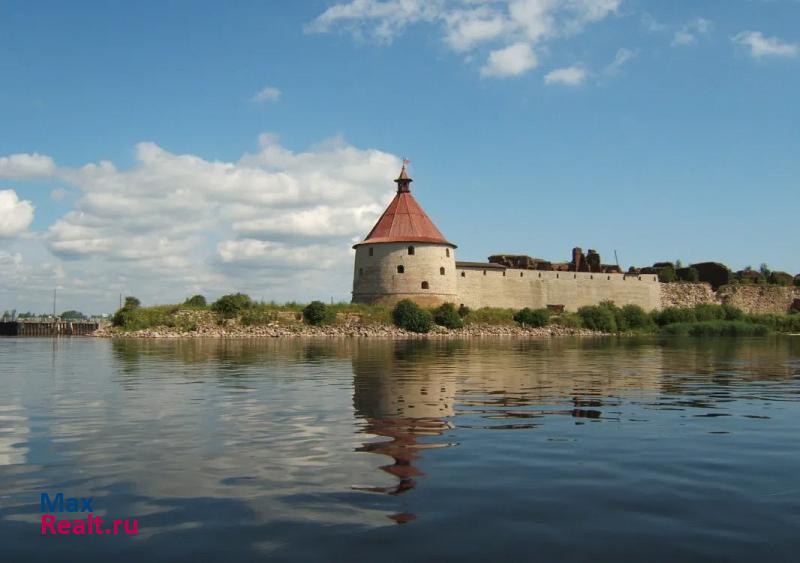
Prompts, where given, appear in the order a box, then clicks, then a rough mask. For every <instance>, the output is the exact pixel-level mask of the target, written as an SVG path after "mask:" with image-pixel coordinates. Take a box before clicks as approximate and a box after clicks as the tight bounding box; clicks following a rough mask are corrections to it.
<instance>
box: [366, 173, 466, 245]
mask: <svg viewBox="0 0 800 563" xmlns="http://www.w3.org/2000/svg"><path fill="white" fill-rule="evenodd" d="M395 182H397V194H396V195H395V196H394V199H393V200H392V202H391V203H390V204H389V207H387V208H386V211H384V212H383V215H381V217H380V219H378V222H377V223H375V226H374V227H372V230H371V231H370V232H369V234H368V235H367V238H365V239H364V240H363V241H362V242H359V243H358V244H356V245H354V246H353V248H355V247H356V246H359V245H361V244H371V243H381V242H430V243H434V244H447V245H450V246H452V247H453V248H455V247H456V245H455V244H453V243H451V242H449V241H448V240H447V239H445V238H444V235H442V233H441V232H439V229H437V228H436V225H434V224H433V221H431V220H430V218H429V217H428V215H427V214H426V213H425V211H423V210H422V207H420V205H419V203H417V200H416V199H414V196H413V195H411V191H410V190H411V188H410V183H411V182H412V180H411V178H409V176H408V173H407V172H406V167H405V165H403V169H402V170H401V171H400V177H399V178H397V180H395Z"/></svg>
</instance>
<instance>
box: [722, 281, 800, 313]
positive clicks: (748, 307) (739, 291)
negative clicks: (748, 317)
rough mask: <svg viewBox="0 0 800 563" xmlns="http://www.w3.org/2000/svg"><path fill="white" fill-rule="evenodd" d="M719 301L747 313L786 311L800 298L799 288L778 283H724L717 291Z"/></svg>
mask: <svg viewBox="0 0 800 563" xmlns="http://www.w3.org/2000/svg"><path fill="white" fill-rule="evenodd" d="M717 298H718V299H719V301H720V303H724V304H727V305H732V306H733V307H738V308H739V309H741V310H742V311H745V312H747V313H787V312H788V311H789V308H790V307H791V306H792V301H794V300H795V299H800V288H798V287H783V286H780V285H726V286H725V287H721V288H720V289H719V291H718V292H717Z"/></svg>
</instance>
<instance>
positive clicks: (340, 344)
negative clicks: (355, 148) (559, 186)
mask: <svg viewBox="0 0 800 563" xmlns="http://www.w3.org/2000/svg"><path fill="white" fill-rule="evenodd" d="M58 346H59V347H58V348H57V349H53V348H52V344H51V342H50V341H39V340H35V339H34V340H27V341H19V340H16V341H13V343H12V341H0V361H2V362H3V365H4V366H5V367H6V368H7V369H6V371H5V372H4V373H3V374H2V375H0V377H2V378H3V379H2V384H3V391H4V393H3V394H2V395H0V489H2V491H3V495H2V496H0V545H4V546H5V545H11V542H12V537H28V536H26V535H25V534H29V532H30V530H31V528H30V527H31V526H33V525H35V521H36V516H37V514H36V510H37V508H38V507H37V506H35V505H34V503H32V502H31V499H32V498H35V497H36V495H37V494H38V493H39V492H41V491H46V490H51V489H52V488H53V487H62V488H68V489H71V490H72V491H74V493H75V494H83V495H86V494H92V495H93V496H95V497H96V499H97V500H96V502H97V504H98V506H100V507H102V510H103V511H106V512H108V513H109V514H115V515H119V516H125V517H129V516H137V517H139V518H140V527H141V529H142V530H143V532H142V535H141V537H139V538H137V539H136V541H135V542H133V544H135V545H136V546H137V547H136V554H137V555H138V556H139V558H140V559H141V558H144V557H146V556H148V555H149V554H151V553H154V552H155V550H159V551H158V552H159V553H163V554H165V555H164V556H165V557H169V558H170V559H172V560H177V559H180V558H181V557H184V556H186V557H187V558H188V556H187V555H186V554H187V553H188V551H187V546H191V547H192V549H193V550H194V553H198V552H202V553H205V554H206V555H207V556H208V557H210V558H211V559H226V560H237V559H238V560H250V559H257V558H260V557H265V556H269V557H271V558H277V559H289V560H308V559H315V558H320V556H323V554H324V557H326V558H328V559H330V558H332V557H333V555H332V554H338V555H339V556H341V557H340V558H342V559H344V558H353V559H359V558H361V559H376V558H378V557H380V555H381V552H380V550H378V549H377V548H376V547H375V545H377V544H378V543H385V544H386V545H392V546H393V548H394V549H396V550H398V554H399V553H400V552H404V553H407V555H408V556H409V557H412V558H413V557H416V558H421V557H422V558H424V557H428V556H430V553H429V552H426V550H425V546H426V545H428V540H429V539H430V538H433V537H437V538H441V540H442V541H445V540H447V541H446V543H447V545H450V546H454V547H453V548H452V549H453V550H454V551H453V552H452V553H451V554H450V556H453V557H454V556H455V555H456V554H457V553H459V549H461V548H460V547H458V546H461V545H473V546H475V549H476V551H475V552H467V553H464V554H462V555H463V558H465V559H470V558H479V557H477V556H478V555H480V556H482V557H480V558H495V557H500V556H503V555H504V554H505V556H513V553H511V552H507V551H506V548H505V547H504V546H498V545H497V542H496V541H495V539H494V538H497V537H500V536H503V537H506V536H507V537H509V538H510V540H511V541H509V545H514V544H515V543H518V542H519V541H523V540H525V541H528V539H529V537H534V536H535V537H536V540H537V542H538V546H539V548H540V550H541V554H542V557H543V558H544V559H555V558H558V557H553V556H554V555H557V554H558V548H559V547H560V548H562V549H563V548H564V547H565V546H567V545H569V546H571V548H572V549H574V550H575V554H576V557H578V556H581V557H579V558H581V559H585V558H587V557H588V556H590V555H591V553H592V552H593V551H592V550H593V549H594V547H595V546H597V545H603V546H604V547H605V548H606V549H610V551H609V553H616V554H617V555H618V556H619V557H622V558H638V559H642V558H644V556H646V555H651V553H649V552H648V551H647V550H643V549H642V548H641V540H640V539H636V538H642V537H649V541H650V543H651V544H652V545H659V546H660V547H661V548H662V549H663V552H664V553H665V554H670V555H673V556H674V558H677V559H684V560H687V559H698V558H703V556H705V555H707V553H706V552H704V550H705V549H708V547H707V546H709V545H711V546H714V549H716V550H717V551H716V552H715V553H717V552H718V551H719V550H722V551H723V552H724V551H725V550H726V549H731V550H732V553H737V551H736V550H737V549H738V550H740V551H739V552H738V553H745V552H747V551H746V550H747V549H750V550H751V551H750V553H756V552H757V550H756V549H755V548H756V547H757V543H758V539H757V537H758V536H757V534H756V535H754V536H752V537H751V535H752V534H753V533H754V532H753V530H756V531H757V530H762V532H763V533H767V532H768V535H771V539H772V540H773V541H772V549H777V550H780V549H783V548H786V546H788V545H790V543H791V541H792V540H791V538H793V537H794V536H790V535H789V531H788V530H789V529H790V526H789V524H788V523H789V522H790V520H791V515H792V514H796V513H797V511H798V510H800V504H798V502H800V497H797V496H795V497H792V496H791V495H787V494H784V492H785V491H788V490H791V489H792V484H793V479H794V476H795V475H796V473H797V471H798V470H800V459H799V456H798V454H797V451H798V450H800V448H796V447H794V446H796V445H797V444H796V437H797V436H796V423H795V421H796V417H797V415H798V414H800V403H798V401H799V400H800V383H799V381H800V359H798V358H800V339H790V338H776V339H758V340H738V341H734V340H725V339H718V340H707V341H662V342H659V341H654V340H641V341H636V340H613V339H607V340H605V339H603V340H582V341H581V340H560V339H558V340H546V341H519V340H497V341H488V340H487V341H472V342H450V341H430V342H425V341H415V342H403V341H398V342H395V341H360V340H356V339H350V340H328V341H326V340H313V341H311V340H300V339H298V340H293V341H289V340H279V339H275V340H222V339H218V340H216V339H210V340H184V341H180V340H179V341H153V340H147V341H136V340H130V341H120V340H117V341H111V342H108V341H99V340H89V339H83V340H77V339H76V340H73V341H66V342H64V343H61V344H59V345H58ZM795 488H796V487H795ZM6 491H10V492H8V493H6ZM773 493H774V494H773ZM777 493H780V494H777ZM756 494H757V498H758V500H757V499H756V497H755V496H753V495H756ZM767 495H773V496H767ZM765 498H766V499H769V500H768V501H764V500H763V499H765ZM588 500H591V502H588ZM733 500H735V501H736V502H738V503H739V504H735V505H734V506H730V507H729V510H725V511H722V512H720V510H719V508H716V509H715V508H714V507H715V506H717V507H720V506H727V505H726V503H731V502H732V501H733ZM456 507H457V508H456ZM736 511H739V513H740V514H741V513H742V511H749V512H750V513H751V514H752V518H748V519H747V521H745V519H741V520H737V519H735V518H734V517H733V515H734V514H735V513H736ZM631 515H634V516H635V518H632V516H631ZM387 518H388V519H389V520H387ZM632 519H633V520H634V521H635V522H633V523H632V522H631V520H632ZM392 522H397V523H409V522H413V523H412V524H410V525H408V526H404V527H403V530H412V531H411V532H407V533H411V534H414V537H415V538H416V541H415V542H412V543H411V544H409V543H408V542H406V543H402V536H393V535H390V533H389V532H385V531H384V532H378V531H377V530H384V529H385V528H386V529H396V528H397V527H396V526H393V525H391V524H392ZM456 522H457V525H456V524H455V523H456ZM620 522H627V523H628V524H627V526H621V525H619V523H620ZM639 522H640V523H641V524H637V523H639ZM387 524H390V526H387ZM523 524H524V525H523ZM604 524H606V525H605V527H604ZM747 526H750V528H747ZM683 527H685V528H686V529H687V530H692V533H693V534H695V535H694V537H696V538H697V540H696V541H690V542H688V543H686V544H685V545H682V546H680V547H679V548H675V547H674V546H673V545H672V543H670V542H669V541H668V537H667V535H659V533H661V534H666V533H667V532H666V531H667V530H672V531H673V532H674V531H675V530H678V529H683ZM220 530H226V531H227V533H231V534H235V536H236V538H237V542H236V545H235V547H233V548H231V545H230V542H226V541H224V540H223V539H220V537H219V533H220ZM404 533H406V532H404ZM358 534H366V535H364V536H361V535H358ZM370 534H381V535H380V536H379V537H380V538H381V541H380V542H374V543H373V541H372V540H371V539H369V538H375V537H376V536H374V535H370ZM628 534H630V535H628ZM648 534H649V536H648ZM576 535H577V536H578V537H579V538H580V539H579V540H578V541H577V542H575V540H574V538H575V536H576ZM720 537H726V538H734V539H733V540H728V543H727V544H725V545H723V544H724V543H725V542H720V540H719V538H720ZM342 538H349V539H348V540H347V541H345V539H342ZM604 538H605V539H604ZM609 538H612V539H613V542H612V541H610V540H609ZM753 538H756V539H753ZM467 539H468V540H469V541H466V540H467ZM571 542H572V543H571ZM637 542H639V543H637ZM34 545H35V546H36V547H37V548H40V547H41V546H39V544H32V543H31V544H27V547H31V546H34ZM116 545H117V546H119V544H116ZM481 545H487V546H492V548H491V549H488V550H482V549H481V547H480V546H481ZM412 546H417V547H416V549H417V551H414V550H413V549H412ZM620 546H622V548H624V549H622V548H621V547H620ZM637 546H638V547H637ZM731 546H732V547H731ZM24 547H25V546H24V545H23V547H22V548H20V550H18V551H16V552H14V553H15V554H16V555H19V554H22V553H25V551H24ZM44 549H45V551H44V552H42V557H45V556H46V555H48V554H49V555H52V554H54V553H55V551H54V552H52V553H50V552H48V551H47V549H50V548H49V547H45V548H44ZM53 549H55V548H53ZM115 549H116V551H115ZM119 549H120V548H119V547H116V548H115V547H114V544H93V545H92V546H90V547H89V556H90V557H92V556H93V557H96V558H97V559H98V560H99V559H101V558H102V557H104V556H107V557H112V558H113V556H115V555H119V553H120V552H119ZM126 549H127V548H126ZM131 549H132V548H131ZM231 549H232V550H233V551H231ZM675 549H678V551H670V550H675ZM198 550H199V551H198ZM354 550H355V551H354ZM615 550H616V551H615ZM126 553H127V551H126ZM548 556H549V557H548ZM398 557H399V555H398ZM334 558H335V557H334ZM10 560H14V561H17V560H23V559H20V558H19V557H17V558H15V557H12V558H11V559H10Z"/></svg>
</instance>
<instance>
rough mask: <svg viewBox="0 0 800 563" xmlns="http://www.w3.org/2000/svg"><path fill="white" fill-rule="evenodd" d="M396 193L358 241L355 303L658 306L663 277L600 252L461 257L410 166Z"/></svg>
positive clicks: (578, 251) (560, 306) (511, 306)
mask: <svg viewBox="0 0 800 563" xmlns="http://www.w3.org/2000/svg"><path fill="white" fill-rule="evenodd" d="M395 182H396V183H397V193H396V194H395V196H394V198H393V199H392V201H391V203H390V204H389V206H388V207H387V208H386V210H385V211H384V212H383V214H382V215H381V216H380V218H379V219H378V222H377V223H376V224H375V226H374V227H373V228H372V230H371V231H370V232H369V233H368V234H367V236H366V237H365V238H364V240H363V241H361V242H359V243H357V244H355V245H354V246H353V248H354V249H355V264H354V272H353V302H356V303H379V304H385V305H394V304H395V303H397V302H398V301H400V300H402V299H412V300H414V301H415V302H417V303H419V304H420V305H423V306H435V305H439V304H442V303H453V304H455V305H456V306H458V305H460V304H463V305H466V306H468V307H473V308H479V307H503V308H513V309H521V308H523V307H531V308H544V307H549V308H551V309H554V310H561V309H566V310H569V311H574V310H577V309H578V308H579V307H582V306H584V305H596V304H598V303H600V302H601V301H606V300H610V301H613V302H614V303H616V304H617V305H620V306H622V305H627V304H635V305H639V306H641V307H642V308H644V309H645V310H648V311H649V310H653V309H657V308H659V306H660V300H661V286H660V284H659V282H658V275H657V274H655V273H652V274H635V275H631V274H623V273H622V272H621V271H620V269H619V267H618V266H617V265H607V264H601V261H600V255H599V254H598V253H597V252H595V251H594V250H589V252H588V254H587V255H584V254H583V252H582V250H581V249H580V248H575V249H573V252H572V260H571V261H570V262H563V263H552V262H548V261H546V260H542V259H539V258H533V257H530V256H522V255H504V254H498V255H493V256H491V257H490V258H489V261H488V262H458V261H456V255H455V251H456V248H457V246H456V245H455V244H453V243H452V242H450V241H449V240H448V239H447V238H445V236H444V235H443V234H442V233H441V231H439V229H438V228H437V227H436V225H435V224H434V223H433V221H431V219H430V218H429V217H428V215H427V214H426V213H425V211H424V210H423V209H422V207H421V206H420V205H419V203H417V201H416V199H415V198H414V196H413V195H412V194H411V182H412V179H411V178H410V177H409V175H408V171H407V170H406V167H405V165H404V166H403V168H402V170H401V171H400V175H399V176H398V178H397V179H396V180H395Z"/></svg>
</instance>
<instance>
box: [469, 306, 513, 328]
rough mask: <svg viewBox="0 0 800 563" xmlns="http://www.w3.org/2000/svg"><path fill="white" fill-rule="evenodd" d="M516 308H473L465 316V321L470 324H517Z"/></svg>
mask: <svg viewBox="0 0 800 563" xmlns="http://www.w3.org/2000/svg"><path fill="white" fill-rule="evenodd" d="M514 313H516V311H515V310H514V309H498V308H494V307H482V308H480V309H472V310H471V311H469V313H467V316H466V317H464V322H465V323H466V324H468V325H478V324H486V325H512V326H513V325H515V324H516V322H515V321H514Z"/></svg>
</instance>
